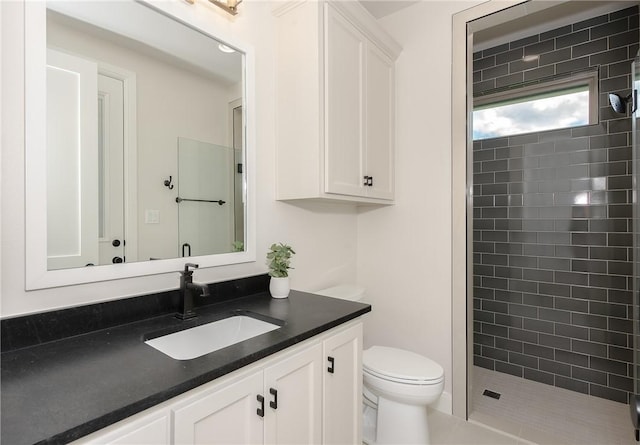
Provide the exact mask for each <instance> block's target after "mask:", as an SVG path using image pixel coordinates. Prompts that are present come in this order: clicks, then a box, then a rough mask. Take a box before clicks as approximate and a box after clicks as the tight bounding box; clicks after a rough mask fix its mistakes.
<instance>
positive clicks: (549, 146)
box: [473, 6, 639, 403]
mask: <svg viewBox="0 0 640 445" xmlns="http://www.w3.org/2000/svg"><path fill="white" fill-rule="evenodd" d="M638 40H639V39H638V7H637V6H634V7H632V8H626V9H622V10H620V11H616V12H613V13H610V14H605V15H600V16H597V17H593V18H591V19H588V20H585V21H580V22H578V23H574V24H572V25H567V26H563V27H560V28H557V29H554V30H551V31H548V32H544V33H541V34H536V35H532V36H530V37H527V38H524V39H520V40H517V41H513V42H510V43H506V44H502V45H500V46H497V47H493V48H489V49H485V50H482V51H479V52H477V53H475V54H474V64H473V70H474V73H473V75H474V94H475V93H479V92H486V91H489V90H493V89H495V88H500V87H505V86H508V85H512V84H520V83H522V82H526V81H529V80H532V79H539V78H544V77H548V76H554V75H558V74H562V73H568V72H574V71H577V70H583V69H587V68H593V67H597V69H598V70H599V86H600V91H599V123H598V124H596V125H591V126H585V127H576V128H572V129H563V130H554V131H545V132H537V133H528V134H523V135H516V136H509V137H499V138H493V139H484V140H481V141H474V144H473V168H474V170H473V171H474V173H473V212H474V213H473V231H474V233H473V235H474V243H473V263H474V292H473V293H474V296H473V305H474V312H473V320H474V364H475V365H476V366H481V367H483V368H487V369H491V370H495V371H499V372H503V373H508V374H512V375H516V376H518V377H523V378H525V379H531V380H535V381H538V382H542V383H546V384H549V385H554V386H557V387H562V388H567V389H571V390H574V391H578V392H581V393H585V394H591V395H594V396H598V397H602V398H606V399H610V400H615V401H618V402H622V403H627V401H628V397H629V394H630V393H631V392H632V391H633V383H632V377H633V369H632V361H633V356H632V347H633V343H632V332H633V326H632V316H633V314H632V280H631V275H632V263H631V260H632V256H631V255H632V233H631V230H632V227H631V218H632V206H631V202H632V194H631V187H632V183H631V119H630V116H629V115H628V114H627V115H622V114H616V113H615V112H614V111H613V110H612V109H611V108H610V106H609V104H608V101H607V95H608V93H610V92H615V93H623V94H624V95H626V94H628V93H629V90H630V88H631V63H632V61H633V58H634V57H635V55H636V53H637V51H638ZM531 54H536V55H539V58H538V59H537V60H534V61H529V62H525V61H523V57H524V56H526V55H531Z"/></svg>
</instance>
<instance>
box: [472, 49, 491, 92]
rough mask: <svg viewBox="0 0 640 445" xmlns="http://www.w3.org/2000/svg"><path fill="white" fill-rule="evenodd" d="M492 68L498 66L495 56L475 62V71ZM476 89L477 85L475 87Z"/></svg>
mask: <svg viewBox="0 0 640 445" xmlns="http://www.w3.org/2000/svg"><path fill="white" fill-rule="evenodd" d="M492 66H496V58H495V56H488V57H484V58H482V59H478V60H474V61H473V71H480V70H483V69H486V68H490V67H492ZM474 89H475V85H474Z"/></svg>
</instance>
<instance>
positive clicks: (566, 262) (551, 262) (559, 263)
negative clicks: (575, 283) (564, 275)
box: [538, 258, 571, 281]
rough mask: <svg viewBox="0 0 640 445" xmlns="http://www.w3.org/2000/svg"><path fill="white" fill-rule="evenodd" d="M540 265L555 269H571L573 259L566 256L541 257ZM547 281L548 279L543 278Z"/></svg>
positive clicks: (542, 267) (551, 269)
mask: <svg viewBox="0 0 640 445" xmlns="http://www.w3.org/2000/svg"><path fill="white" fill-rule="evenodd" d="M538 267H539V268H540V269H549V271H553V270H571V260H570V259H568V258H567V259H565V258H539V259H538ZM542 281H547V280H542Z"/></svg>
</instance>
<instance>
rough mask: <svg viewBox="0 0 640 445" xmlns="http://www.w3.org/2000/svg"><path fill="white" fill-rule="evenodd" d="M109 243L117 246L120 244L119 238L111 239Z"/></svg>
mask: <svg viewBox="0 0 640 445" xmlns="http://www.w3.org/2000/svg"><path fill="white" fill-rule="evenodd" d="M111 245H112V246H113V247H119V246H120V240H119V239H114V240H113V241H111Z"/></svg>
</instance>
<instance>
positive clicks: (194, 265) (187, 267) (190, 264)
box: [184, 263, 200, 274]
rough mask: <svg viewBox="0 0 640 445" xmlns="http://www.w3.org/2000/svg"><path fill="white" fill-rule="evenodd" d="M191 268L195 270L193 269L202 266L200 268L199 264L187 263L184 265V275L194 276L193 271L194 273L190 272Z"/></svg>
mask: <svg viewBox="0 0 640 445" xmlns="http://www.w3.org/2000/svg"><path fill="white" fill-rule="evenodd" d="M190 267H191V268H193V269H197V268H198V267H200V266H198V265H197V264H195V263H186V264H185V265H184V273H185V274H192V273H193V271H192V270H189V268H190Z"/></svg>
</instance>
